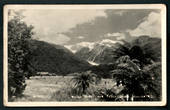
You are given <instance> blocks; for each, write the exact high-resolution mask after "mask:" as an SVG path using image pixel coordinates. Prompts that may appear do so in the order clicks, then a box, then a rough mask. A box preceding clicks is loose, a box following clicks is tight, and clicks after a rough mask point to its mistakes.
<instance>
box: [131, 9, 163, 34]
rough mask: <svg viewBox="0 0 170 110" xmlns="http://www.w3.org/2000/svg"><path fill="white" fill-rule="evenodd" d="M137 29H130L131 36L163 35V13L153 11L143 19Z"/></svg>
mask: <svg viewBox="0 0 170 110" xmlns="http://www.w3.org/2000/svg"><path fill="white" fill-rule="evenodd" d="M143 20H144V21H143V22H142V23H140V24H139V25H138V26H137V28H136V29H134V30H128V32H129V33H130V34H131V36H140V35H149V36H151V37H161V15H160V13H156V12H151V13H150V14H149V15H148V16H147V17H145V18H144V19H143Z"/></svg>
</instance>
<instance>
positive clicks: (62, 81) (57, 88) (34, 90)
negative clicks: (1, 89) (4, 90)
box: [15, 76, 118, 102]
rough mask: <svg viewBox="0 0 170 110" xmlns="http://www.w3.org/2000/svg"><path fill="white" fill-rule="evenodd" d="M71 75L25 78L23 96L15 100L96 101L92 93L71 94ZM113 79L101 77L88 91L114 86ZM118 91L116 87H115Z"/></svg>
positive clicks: (116, 90)
mask: <svg viewBox="0 0 170 110" xmlns="http://www.w3.org/2000/svg"><path fill="white" fill-rule="evenodd" d="M72 78H73V76H34V77H30V79H27V80H26V84H27V86H26V88H25V91H24V92H23V96H22V97H19V98H16V99H15V101H17V102H20V101H41V102H43V101H96V100H98V99H96V98H94V96H92V95H87V96H81V97H80V96H73V95H72V96H71V97H69V96H68V95H69V91H71V88H72V87H73V85H74V83H73V82H72V80H71V79H72ZM114 84H115V82H114V81H113V79H101V81H100V82H99V83H98V84H97V85H93V86H91V87H90V88H89V90H90V92H94V91H96V90H98V89H104V88H105V89H106V88H107V89H111V88H113V87H114ZM115 92H118V89H115Z"/></svg>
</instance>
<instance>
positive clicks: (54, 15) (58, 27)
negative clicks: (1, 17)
mask: <svg viewBox="0 0 170 110" xmlns="http://www.w3.org/2000/svg"><path fill="white" fill-rule="evenodd" d="M23 15H24V16H25V18H24V19H23V20H24V21H25V22H26V23H27V24H29V25H30V24H31V25H33V26H34V31H35V33H36V34H35V36H34V38H37V39H41V40H43V41H46V40H47V41H49V42H52V43H57V44H61V43H65V41H69V40H70V38H68V36H66V35H62V34H61V35H62V39H60V38H61V37H59V36H61V35H60V34H59V36H58V35H56V33H63V32H67V31H69V29H71V28H73V27H75V26H76V25H77V24H82V23H85V22H92V21H93V20H94V19H95V18H96V17H98V16H102V17H107V15H106V13H105V11H104V10H95V9H92V10H84V9H79V10H78V9H58V10H56V9H55V10H47V9H44V10H42V9H39V10H31V9H28V10H25V11H24V12H23ZM57 36H58V37H57ZM82 38H83V36H82V37H80V36H79V39H82ZM54 40H58V41H54Z"/></svg>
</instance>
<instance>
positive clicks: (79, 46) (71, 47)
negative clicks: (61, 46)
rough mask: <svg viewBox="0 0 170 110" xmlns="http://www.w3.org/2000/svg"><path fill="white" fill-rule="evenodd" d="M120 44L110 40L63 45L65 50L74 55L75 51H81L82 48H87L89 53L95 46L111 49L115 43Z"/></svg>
mask: <svg viewBox="0 0 170 110" xmlns="http://www.w3.org/2000/svg"><path fill="white" fill-rule="evenodd" d="M118 42H119V43H122V42H121V41H114V40H110V39H103V40H102V41H96V42H80V43H77V44H75V45H65V47H66V48H68V49H69V50H70V51H72V52H73V53H76V52H77V51H79V50H81V49H82V48H88V49H89V51H91V50H92V49H94V47H95V46H106V47H112V46H114V45H115V43H118Z"/></svg>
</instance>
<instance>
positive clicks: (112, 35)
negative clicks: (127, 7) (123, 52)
mask: <svg viewBox="0 0 170 110" xmlns="http://www.w3.org/2000/svg"><path fill="white" fill-rule="evenodd" d="M104 37H106V38H107V37H108V38H114V39H115V40H122V39H125V37H126V35H125V33H123V32H115V33H107V34H105V35H104Z"/></svg>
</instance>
